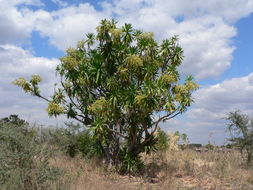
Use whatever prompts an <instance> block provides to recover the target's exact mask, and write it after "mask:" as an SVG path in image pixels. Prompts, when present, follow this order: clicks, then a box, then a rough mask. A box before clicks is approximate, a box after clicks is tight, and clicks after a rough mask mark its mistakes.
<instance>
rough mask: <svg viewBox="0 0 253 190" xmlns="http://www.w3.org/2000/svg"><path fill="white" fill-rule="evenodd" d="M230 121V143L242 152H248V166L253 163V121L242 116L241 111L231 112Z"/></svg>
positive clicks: (228, 118)
mask: <svg viewBox="0 0 253 190" xmlns="http://www.w3.org/2000/svg"><path fill="white" fill-rule="evenodd" d="M226 119H227V120H229V123H228V130H229V132H230V134H231V138H230V139H229V141H231V142H232V143H233V145H235V146H238V147H239V148H240V150H241V153H243V151H244V150H245V151H246V154H247V164H250V163H252V158H253V119H251V118H249V116H247V115H245V114H241V112H240V111H234V112H230V113H229V114H228V117H227V118H226Z"/></svg>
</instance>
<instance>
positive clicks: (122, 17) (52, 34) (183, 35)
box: [0, 0, 253, 144]
mask: <svg viewBox="0 0 253 190" xmlns="http://www.w3.org/2000/svg"><path fill="white" fill-rule="evenodd" d="M103 18H107V19H111V18H116V19H117V20H118V22H119V25H122V24H123V23H125V22H127V23H132V24H133V26H134V27H135V28H139V29H141V30H144V31H152V32H154V34H155V37H156V39H157V40H158V41H160V40H162V39H164V38H167V37H170V36H172V35H178V36H179V38H180V44H181V46H182V47H183V49H184V55H185V60H184V62H183V64H182V65H181V67H180V72H181V74H182V75H183V76H184V75H189V74H192V75H193V76H194V77H195V78H196V80H197V81H198V83H199V84H200V85H201V87H200V89H199V90H198V91H196V92H195V93H194V94H193V97H194V99H195V103H194V105H193V106H192V107H191V109H189V111H188V112H186V113H185V114H184V115H182V116H180V117H177V118H175V119H173V120H171V121H169V122H166V123H163V124H162V127H163V129H164V130H166V131H167V130H173V131H175V130H179V131H181V132H185V133H187V134H188V136H189V139H190V142H193V143H207V142H208V141H211V142H212V143H215V144H223V143H224V142H225V139H226V137H227V134H226V132H225V129H226V121H225V120H224V117H225V116H226V113H228V112H229V111H233V110H235V109H241V110H242V111H243V113H246V114H249V115H251V116H253V101H252V100H253V98H252V97H253V96H252V95H253V54H252V50H253V35H252V34H253V27H252V26H253V0H233V1H231V0H209V1H206V2H205V3H203V1H201V0H192V1H184V0H178V1H174V0H167V1H164V0H107V1H106V0H105V1H95V0H90V1H86V0H82V1H80V0H19V1H17V0H8V1H6V0H0V97H1V98H0V117H5V116H8V115H9V114H13V113H15V114H19V115H20V116H21V117H22V118H24V119H26V120H29V121H30V122H36V123H39V124H42V125H50V124H56V123H60V124H61V123H62V122H63V121H65V120H66V119H65V118H64V117H60V118H57V119H52V118H49V117H48V116H47V114H46V112H45V109H46V107H47V104H46V103H45V102H42V101H41V100H39V99H37V98H35V97H31V96H30V95H28V94H25V93H24V92H22V91H21V90H20V89H19V88H17V87H15V86H13V85H11V84H10V83H11V82H12V81H13V80H14V79H16V78H18V77H25V78H29V76H31V75H32V74H39V75H41V76H42V78H43V82H42V86H41V88H42V92H43V93H44V95H45V96H50V95H51V94H52V92H53V88H54V83H55V81H56V78H55V67H56V65H57V64H58V63H59V59H58V58H59V57H61V56H63V55H64V51H65V50H66V49H67V48H68V47H71V46H74V45H75V44H76V42H77V41H79V40H81V39H82V38H83V37H84V36H85V34H86V33H88V32H94V31H95V27H96V26H97V25H98V23H99V21H100V20H101V19H103Z"/></svg>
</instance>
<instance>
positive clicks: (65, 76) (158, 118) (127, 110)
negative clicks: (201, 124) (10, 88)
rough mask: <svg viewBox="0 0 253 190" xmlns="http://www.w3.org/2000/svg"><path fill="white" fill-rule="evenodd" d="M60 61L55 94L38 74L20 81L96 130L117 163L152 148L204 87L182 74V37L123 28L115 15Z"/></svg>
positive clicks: (52, 112) (56, 111) (51, 108)
mask: <svg viewBox="0 0 253 190" xmlns="http://www.w3.org/2000/svg"><path fill="white" fill-rule="evenodd" d="M60 60H61V63H60V64H59V65H58V66H57V69H56V70H57V73H58V74H59V76H60V78H61V86H60V87H59V88H58V89H56V90H55V93H54V94H53V95H52V96H51V97H50V98H46V97H44V96H42V95H41V92H40V89H39V83H40V82H41V78H40V77H39V76H38V75H33V76H32V78H31V80H30V81H27V80H26V79H24V78H19V79H17V80H15V81H14V84H16V85H18V86H20V87H21V88H22V89H23V90H24V91H25V92H28V93H31V94H32V95H34V96H37V97H40V98H42V99H44V100H46V101H48V108H47V112H48V115H49V116H58V115H61V114H65V115H67V117H69V118H73V119H75V120H77V121H79V122H81V123H82V124H84V125H85V126H86V127H88V128H89V129H91V130H92V131H93V134H94V136H95V137H96V138H97V139H98V140H99V142H100V145H101V148H102V149H103V152H104V154H105V156H106V157H107V158H108V160H111V162H112V163H113V164H116V165H117V164H118V163H124V162H123V161H122V160H124V158H125V157H126V155H127V156H128V157H130V158H131V159H137V157H138V155H139V153H141V152H149V151H150V150H152V147H153V145H154V144H155V143H156V138H155V132H156V130H157V128H158V125H159V123H160V122H164V121H167V120H169V119H172V118H173V117H175V116H177V115H178V114H181V113H183V112H185V111H186V110H187V108H188V107H189V106H190V105H191V103H192V102H193V99H192V97H191V94H192V92H193V91H195V90H196V89H197V88H198V85H197V84H196V83H195V82H194V81H193V78H192V77H191V76H189V77H186V79H185V81H183V80H182V79H181V78H180V76H179V72H178V67H179V65H180V64H181V63H182V61H183V50H182V48H181V47H180V46H179V43H178V38H177V37H176V36H173V37H171V38H169V39H165V40H163V41H162V42H161V43H158V42H157V41H156V40H155V39H154V34H153V33H152V32H143V31H140V30H136V29H134V28H133V27H132V25H131V24H125V25H123V26H122V27H117V23H116V22H115V20H111V21H109V20H102V21H101V23H100V25H99V26H98V27H97V28H96V34H92V33H89V34H87V35H86V38H85V39H84V40H82V41H80V42H78V44H77V46H76V47H75V48H69V49H68V50H67V51H66V55H65V56H64V57H62V58H60ZM121 155H123V156H121ZM128 164H129V163H128Z"/></svg>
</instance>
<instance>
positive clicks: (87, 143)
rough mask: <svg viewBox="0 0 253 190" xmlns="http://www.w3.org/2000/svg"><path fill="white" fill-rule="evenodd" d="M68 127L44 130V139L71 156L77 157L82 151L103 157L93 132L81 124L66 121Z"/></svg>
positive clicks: (89, 154) (83, 154)
mask: <svg viewBox="0 0 253 190" xmlns="http://www.w3.org/2000/svg"><path fill="white" fill-rule="evenodd" d="M65 124H66V128H54V129H51V130H49V131H48V130H44V131H43V132H42V133H43V134H42V135H43V139H45V141H48V142H49V144H51V145H55V146H57V147H59V148H60V150H61V151H63V152H65V153H66V154H67V155H68V156H70V157H75V156H76V154H78V153H81V154H82V156H84V157H87V158H91V157H101V156H102V155H103V152H102V148H101V146H100V144H99V142H98V141H97V140H96V139H95V138H94V136H93V134H92V133H91V132H90V131H89V130H87V129H85V128H83V126H82V125H80V124H75V123H65Z"/></svg>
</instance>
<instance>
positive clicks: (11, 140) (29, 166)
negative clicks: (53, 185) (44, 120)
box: [0, 115, 60, 190]
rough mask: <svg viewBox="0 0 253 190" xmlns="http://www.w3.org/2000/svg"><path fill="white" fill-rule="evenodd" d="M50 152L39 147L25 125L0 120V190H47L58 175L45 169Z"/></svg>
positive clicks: (13, 119)
mask: <svg viewBox="0 0 253 190" xmlns="http://www.w3.org/2000/svg"><path fill="white" fill-rule="evenodd" d="M51 153H52V152H51V151H50V150H49V149H48V148H47V147H46V146H43V145H41V144H40V143H39V141H38V136H37V133H36V131H35V130H34V129H32V128H30V127H29V124H28V123H27V122H25V121H24V120H21V119H19V118H18V116H17V115H11V116H10V117H8V118H4V119H1V120H0V187H1V189H6V190H7V189H8V190H9V189H11V190H15V189H19V190H39V189H50V188H49V183H50V181H54V180H56V179H57V178H58V176H59V175H60V171H59V170H58V169H57V168H54V167H51V166H50V165H49V159H50V158H51V156H52V154H51Z"/></svg>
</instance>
